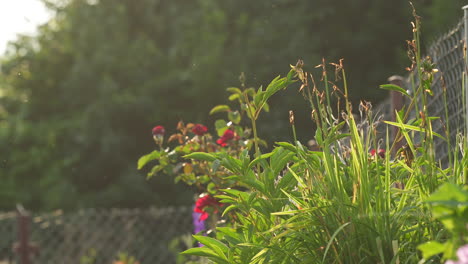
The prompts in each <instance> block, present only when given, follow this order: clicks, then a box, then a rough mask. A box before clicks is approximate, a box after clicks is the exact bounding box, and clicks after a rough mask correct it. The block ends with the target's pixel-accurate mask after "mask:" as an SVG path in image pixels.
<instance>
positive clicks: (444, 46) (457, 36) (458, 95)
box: [376, 19, 467, 164]
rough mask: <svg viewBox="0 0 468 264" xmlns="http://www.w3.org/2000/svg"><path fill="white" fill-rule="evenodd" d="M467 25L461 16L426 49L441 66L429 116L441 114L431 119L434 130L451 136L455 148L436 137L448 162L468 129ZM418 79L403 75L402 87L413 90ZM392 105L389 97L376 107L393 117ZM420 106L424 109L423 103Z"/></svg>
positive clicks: (441, 158) (441, 156) (441, 155)
mask: <svg viewBox="0 0 468 264" xmlns="http://www.w3.org/2000/svg"><path fill="white" fill-rule="evenodd" d="M464 29H465V26H464V19H462V20H461V21H460V22H459V23H458V24H457V25H456V26H455V27H454V28H452V30H450V31H449V32H447V33H446V34H444V35H442V36H440V37H439V38H438V39H437V40H435V41H434V42H432V44H431V45H430V46H429V48H428V52H427V56H428V57H430V58H431V60H432V63H434V64H435V68H436V69H438V72H437V73H436V74H435V77H434V81H433V84H432V92H433V95H432V96H429V95H428V96H427V111H428V114H429V116H431V117H439V118H440V119H436V120H433V121H432V123H431V124H432V127H433V131H434V132H436V133H438V134H440V135H442V136H443V137H446V138H447V139H448V140H450V143H451V146H452V149H451V150H449V149H448V146H449V145H448V144H447V142H446V141H444V140H442V139H440V138H438V137H435V138H434V148H435V150H436V155H437V156H436V159H437V160H439V161H441V162H442V164H447V162H448V157H449V153H450V151H453V149H454V147H455V143H456V142H457V140H458V141H460V139H461V138H459V135H460V134H463V132H465V130H466V122H467V112H466V111H467V110H466V99H465V98H466V91H465V88H464V87H463V78H464V77H463V75H464V70H465V57H464V43H465V42H464ZM412 83H413V85H412ZM418 83H419V82H418V80H417V79H416V80H411V76H408V77H406V78H403V84H402V87H403V88H404V89H405V90H408V91H410V93H413V94H414V92H415V90H414V89H417V87H418ZM413 87H414V89H413ZM403 104H404V105H406V106H408V105H409V104H410V102H409V99H408V98H406V97H404V98H403ZM392 109H393V107H392V101H391V99H390V98H388V99H387V100H385V101H383V102H382V103H380V104H379V105H378V106H377V107H376V110H377V112H378V113H379V114H383V115H384V117H385V119H386V120H389V119H391V117H392V112H393V110H392ZM418 109H419V110H420V109H421V105H419V108H418ZM419 115H420V114H419V113H417V112H416V111H414V109H413V112H412V113H411V114H410V118H414V117H416V116H418V117H419ZM381 132H383V133H381V134H385V128H384V127H383V126H382V129H381ZM415 139H416V143H417V141H420V140H421V135H419V134H415Z"/></svg>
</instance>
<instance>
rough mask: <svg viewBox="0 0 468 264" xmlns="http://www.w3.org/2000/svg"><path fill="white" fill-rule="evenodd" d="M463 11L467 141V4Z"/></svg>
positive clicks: (467, 134) (466, 134) (466, 132)
mask: <svg viewBox="0 0 468 264" xmlns="http://www.w3.org/2000/svg"><path fill="white" fill-rule="evenodd" d="M463 12H464V23H463V24H464V25H463V26H464V34H463V42H464V49H463V51H464V52H463V53H464V54H463V55H464V56H465V67H464V69H465V70H464V71H463V75H464V82H465V87H463V88H464V89H465V137H466V140H467V141H468V78H467V77H468V72H467V71H468V56H467V41H468V5H466V6H464V7H463Z"/></svg>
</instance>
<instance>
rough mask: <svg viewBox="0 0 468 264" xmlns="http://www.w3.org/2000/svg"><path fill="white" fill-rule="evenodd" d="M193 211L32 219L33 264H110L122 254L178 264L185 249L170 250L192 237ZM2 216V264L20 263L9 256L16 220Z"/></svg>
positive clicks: (90, 212)
mask: <svg viewBox="0 0 468 264" xmlns="http://www.w3.org/2000/svg"><path fill="white" fill-rule="evenodd" d="M191 211H192V210H191V208H189V207H178V208H150V209H99V210H97V209H86V210H81V211H78V212H74V213H63V212H62V211H56V212H53V213H48V214H36V215H34V214H33V215H32V217H31V226H30V241H32V242H33V243H34V245H37V247H38V249H39V253H38V254H37V255H36V256H33V257H32V263H33V264H63V263H80V264H112V263H114V261H115V260H117V258H118V255H119V254H122V253H124V254H126V255H127V256H132V257H134V258H135V259H136V260H137V261H138V263H140V264H146V263H150V264H153V263H155V264H158V263H176V255H177V253H178V252H180V251H181V250H182V249H183V248H175V249H171V246H170V245H171V244H174V242H177V239H180V238H182V237H183V236H187V235H189V234H190V233H191V232H192V223H191V221H192V220H191V218H192V216H191ZM4 215H5V216H0V231H1V233H2V235H1V240H0V243H1V244H0V246H1V248H0V252H1V253H2V256H0V264H3V263H20V262H19V261H17V259H16V258H17V257H16V256H14V255H13V254H12V253H11V252H12V244H13V243H14V242H15V241H17V240H18V239H17V238H16V236H17V235H16V232H17V223H16V215H15V214H14V213H13V214H11V213H8V214H4ZM15 257H16V258H15ZM2 261H4V262H2Z"/></svg>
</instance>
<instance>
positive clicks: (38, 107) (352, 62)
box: [0, 0, 458, 209]
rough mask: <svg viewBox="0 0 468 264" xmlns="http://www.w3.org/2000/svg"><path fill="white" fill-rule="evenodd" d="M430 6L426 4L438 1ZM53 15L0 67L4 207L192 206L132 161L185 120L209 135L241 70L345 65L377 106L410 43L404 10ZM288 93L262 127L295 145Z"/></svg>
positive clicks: (370, 6)
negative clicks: (157, 133) (212, 112)
mask: <svg viewBox="0 0 468 264" xmlns="http://www.w3.org/2000/svg"><path fill="white" fill-rule="evenodd" d="M348 2H349V3H348ZM420 2H421V5H423V3H422V2H424V1H420ZM432 2H433V5H432ZM432 2H431V3H424V4H427V5H428V6H434V8H435V6H437V3H439V2H442V1H435V0H434V1H432ZM416 4H417V3H416ZM48 5H49V6H50V7H51V8H52V9H53V10H54V11H55V16H54V17H53V19H52V20H51V21H50V22H49V23H47V24H45V25H43V26H41V27H40V31H39V35H38V36H37V37H33V38H31V37H29V38H28V37H22V38H20V39H18V40H17V41H15V42H14V43H12V44H11V45H10V48H9V52H8V53H7V54H6V56H5V57H4V58H3V59H2V65H1V75H0V146H1V149H2V152H1V154H0V177H1V181H2V187H1V189H2V190H1V193H0V194H1V197H0V201H1V202H0V208H5V209H6V208H11V207H13V206H14V204H15V203H17V202H21V203H24V204H25V205H26V206H27V207H29V208H34V209H51V208H58V207H62V208H76V207H86V206H143V205H147V204H158V203H159V204H160V203H172V204H177V203H180V202H182V201H184V200H185V201H186V200H187V197H189V196H190V192H188V191H187V190H185V189H181V187H173V185H172V182H171V181H170V180H168V179H166V178H164V177H155V178H153V179H151V180H150V182H149V184H144V181H145V179H144V176H143V175H140V174H138V172H136V166H135V160H137V157H139V156H141V155H142V154H143V153H147V152H150V151H151V148H152V147H151V135H150V131H151V128H152V127H153V126H154V125H156V124H162V125H165V126H166V127H167V128H175V125H176V123H177V122H178V121H179V120H180V119H181V118H182V117H183V118H184V119H185V120H186V121H192V122H199V123H206V124H207V125H209V124H210V121H212V120H210V119H209V117H208V111H209V109H211V108H212V107H213V106H214V105H217V104H218V103H219V99H220V98H224V95H225V87H228V86H238V85H239V81H238V76H239V74H240V73H241V72H245V73H246V76H247V86H254V87H257V86H258V85H260V84H262V83H267V81H268V80H271V79H272V78H273V77H274V76H276V75H277V73H282V72H285V71H287V70H288V69H287V68H285V67H284V66H285V62H286V64H287V63H288V62H289V63H291V64H294V63H295V62H296V61H297V59H299V58H301V59H304V60H305V61H306V62H309V63H311V64H319V63H321V57H322V56H323V57H326V58H328V59H330V60H336V59H339V58H345V65H346V66H347V68H348V72H349V73H350V74H349V75H350V76H352V79H350V80H349V83H350V90H351V92H350V93H351V94H353V95H357V96H359V99H361V98H363V97H364V98H365V99H371V100H373V101H376V100H378V99H381V98H382V97H383V96H385V93H382V92H381V91H379V90H378V84H381V83H382V82H385V79H386V78H387V77H388V76H389V75H392V74H394V73H402V71H401V69H403V66H404V65H403V64H402V63H401V61H403V60H402V58H404V50H405V40H406V39H408V38H409V34H410V32H409V28H410V26H409V21H410V19H409V18H410V15H411V14H410V8H409V6H408V3H407V2H406V1H403V0H398V1H387V0H375V1H369V0H359V1H329V0H326V1H325V0H319V1H297V0H274V1H250V0H238V1H215V0H195V1H181V0H174V1H162V0H140V1H134V0H122V1H114V0H99V1H86V0H68V1H58V0H57V1H51V0H49V1H48ZM439 5H440V3H439ZM416 7H418V6H417V5H416ZM457 8H458V7H457ZM428 10H431V9H430V8H429V7H428ZM432 10H433V9H432ZM432 14H436V12H434V11H432ZM434 16H435V15H434ZM441 19H442V20H443V18H441ZM316 77H317V78H320V76H316ZM283 95H284V96H278V97H277V98H274V99H273V101H272V104H275V108H274V109H275V111H274V112H272V113H270V114H268V115H265V116H264V117H263V119H262V120H261V121H260V123H261V124H263V126H264V127H268V130H267V131H270V132H271V134H269V135H260V137H264V138H269V139H274V140H276V139H279V138H282V139H288V138H290V136H289V133H290V132H289V129H288V127H287V126H286V125H284V124H285V123H287V117H288V114H287V113H288V110H289V109H293V110H295V109H304V108H303V107H302V106H303V105H304V104H305V101H304V100H302V98H301V97H300V96H297V93H296V91H295V90H294V89H290V90H289V91H286V92H284V93H283ZM353 99H354V100H357V99H358V97H355V98H353ZM296 119H297V120H298V121H299V122H297V127H298V130H299V131H298V133H299V137H300V138H302V139H310V138H311V137H312V127H311V122H310V121H309V119H310V113H305V112H303V113H301V112H298V111H296ZM210 129H213V128H212V127H210ZM174 130H175V129H174ZM261 131H266V130H265V129H261ZM175 193H177V195H174V194H175ZM181 193H184V194H185V193H186V195H180V194H181ZM168 197H170V199H169V198H168Z"/></svg>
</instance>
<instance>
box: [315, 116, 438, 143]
mask: <svg viewBox="0 0 468 264" xmlns="http://www.w3.org/2000/svg"><path fill="white" fill-rule="evenodd" d="M384 122H385V123H387V124H389V125H392V126H396V127H399V128H402V129H408V130H413V131H419V132H425V131H426V130H425V129H424V128H422V127H418V126H412V125H407V124H402V123H397V122H391V121H384ZM317 130H318V129H317ZM432 134H434V136H436V137H438V138H441V139H443V140H445V141H447V140H446V139H445V138H444V137H443V136H441V135H440V134H438V133H436V132H432Z"/></svg>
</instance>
